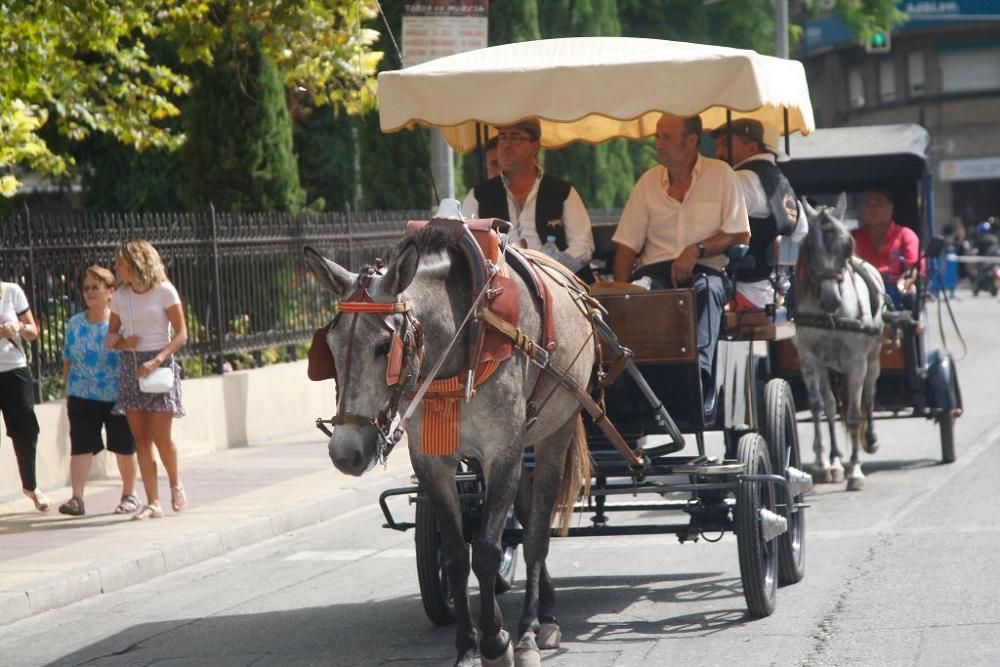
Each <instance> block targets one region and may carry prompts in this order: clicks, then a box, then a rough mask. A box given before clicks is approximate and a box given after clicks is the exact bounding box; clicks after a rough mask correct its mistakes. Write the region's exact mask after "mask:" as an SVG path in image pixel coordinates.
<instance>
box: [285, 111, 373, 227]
mask: <svg viewBox="0 0 1000 667" xmlns="http://www.w3.org/2000/svg"><path fill="white" fill-rule="evenodd" d="M294 121H295V122H294V138H295V153H296V154H297V155H298V158H299V181H300V182H301V183H302V187H303V188H304V189H305V191H306V196H307V198H308V200H309V201H310V202H312V203H311V204H310V207H313V208H318V207H319V205H320V204H321V207H322V208H323V209H325V210H327V211H345V210H348V209H354V208H356V207H357V205H358V202H356V201H354V199H355V198H354V191H355V184H356V183H357V179H358V177H359V174H358V170H357V169H356V167H355V157H356V156H357V152H358V141H357V122H356V119H355V118H354V117H351V116H348V115H346V114H344V113H337V111H336V110H335V109H333V108H332V107H330V106H325V107H305V108H300V109H296V110H295V113H294Z"/></svg>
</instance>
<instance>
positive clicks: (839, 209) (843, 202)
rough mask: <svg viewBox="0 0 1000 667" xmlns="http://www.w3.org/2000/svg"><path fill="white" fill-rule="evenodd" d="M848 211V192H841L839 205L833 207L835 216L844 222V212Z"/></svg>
mask: <svg viewBox="0 0 1000 667" xmlns="http://www.w3.org/2000/svg"><path fill="white" fill-rule="evenodd" d="M845 213H847V193H846V192H841V193H840V196H839V197H837V205H836V206H835V207H834V209H833V217H835V218H836V219H837V220H840V221H841V222H843V220H844V214H845Z"/></svg>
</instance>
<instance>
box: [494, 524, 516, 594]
mask: <svg viewBox="0 0 1000 667" xmlns="http://www.w3.org/2000/svg"><path fill="white" fill-rule="evenodd" d="M504 528H517V519H515V518H514V510H513V509H512V510H511V511H510V514H509V515H508V516H507V524H506V525H505V526H504ZM500 546H501V547H502V548H503V551H502V552H501V553H500V569H499V571H498V572H497V578H496V583H495V584H494V585H493V590H494V591H496V594H497V595H502V594H504V593H506V592H507V591H509V590H510V589H511V588H513V586H514V575H515V574H516V572H517V545H516V544H507V543H505V542H502V543H501V545H500Z"/></svg>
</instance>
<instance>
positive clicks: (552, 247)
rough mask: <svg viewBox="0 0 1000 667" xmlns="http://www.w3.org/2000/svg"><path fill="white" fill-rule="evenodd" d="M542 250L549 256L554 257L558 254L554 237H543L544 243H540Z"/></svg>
mask: <svg viewBox="0 0 1000 667" xmlns="http://www.w3.org/2000/svg"><path fill="white" fill-rule="evenodd" d="M542 252H544V253H545V254H546V255H548V256H549V257H556V256H557V255H558V254H559V246H557V245H556V237H554V236H547V237H546V238H545V243H544V244H543V245H542Z"/></svg>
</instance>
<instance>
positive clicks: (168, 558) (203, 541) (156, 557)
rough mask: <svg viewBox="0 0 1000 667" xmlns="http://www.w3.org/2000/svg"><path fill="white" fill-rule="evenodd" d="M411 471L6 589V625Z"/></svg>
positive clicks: (365, 494)
mask: <svg viewBox="0 0 1000 667" xmlns="http://www.w3.org/2000/svg"><path fill="white" fill-rule="evenodd" d="M338 474H339V473H338ZM410 475H411V472H410V471H409V466H408V465H407V467H406V472H405V473H399V474H396V475H392V476H389V477H380V478H379V479H377V480H372V481H371V482H369V483H367V484H363V485H361V486H360V487H356V488H352V489H347V490H342V491H339V492H336V493H334V494H333V495H331V496H328V497H325V498H321V499H319V500H316V501H312V502H310V503H306V504H304V505H299V506H297V507H290V508H287V509H282V510H278V511H275V512H273V513H270V514H258V515H255V516H250V517H248V518H246V519H244V520H242V521H240V522H239V523H237V524H236V525H232V526H229V527H228V528H225V529H222V530H213V531H210V532H207V533H205V534H203V535H198V536H196V537H191V538H188V539H184V540H183V541H177V542H173V543H167V544H163V545H162V546H158V547H153V548H149V549H146V550H145V551H140V552H138V553H135V554H133V555H131V556H129V557H126V558H120V559H117V560H115V561H112V562H108V563H106V564H104V565H102V566H101V567H98V568H92V569H83V570H71V571H68V572H65V573H61V574H57V575H53V576H52V577H49V578H47V579H45V580H43V581H42V582H38V583H34V584H32V585H31V586H30V587H28V588H27V590H23V591H6V592H0V627H3V626H5V625H10V624H12V623H16V622H17V621H20V620H24V619H26V618H30V617H32V616H36V615H38V614H41V613H44V612H46V611H51V610H53V609H59V608H61V607H65V606H67V605H70V604H73V603H74V602H79V601H81V600H86V599H89V598H92V597H96V596H98V595H102V594H104V593H111V592H114V591H118V590H121V589H123V588H128V587H129V586H132V585H134V584H139V583H143V582H146V581H149V580H150V579H152V578H154V577H158V576H160V575H164V574H167V573H168V572H174V571H176V570H180V569H182V568H184V567H187V566H189V565H194V564H195V563H200V562H202V561H205V560H208V559H210V558H215V557H216V556H220V555H222V554H225V553H227V552H229V551H233V550H235V549H239V548H241V547H245V546H250V545H254V544H259V543H261V542H264V541H267V540H270V539H273V538H275V537H279V536H281V535H285V534H287V533H290V532H293V531H295V530H298V529H301V528H305V527H307V526H313V525H316V524H318V523H322V522H323V521H328V520H330V519H334V518H336V517H338V516H340V515H342V514H346V513H347V512H350V511H352V510H355V509H358V508H360V507H364V506H366V505H370V504H372V503H374V502H376V500H377V497H378V494H379V493H381V491H382V490H383V489H385V488H389V487H390V486H399V485H400V483H401V482H402V483H405V484H409V479H410Z"/></svg>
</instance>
